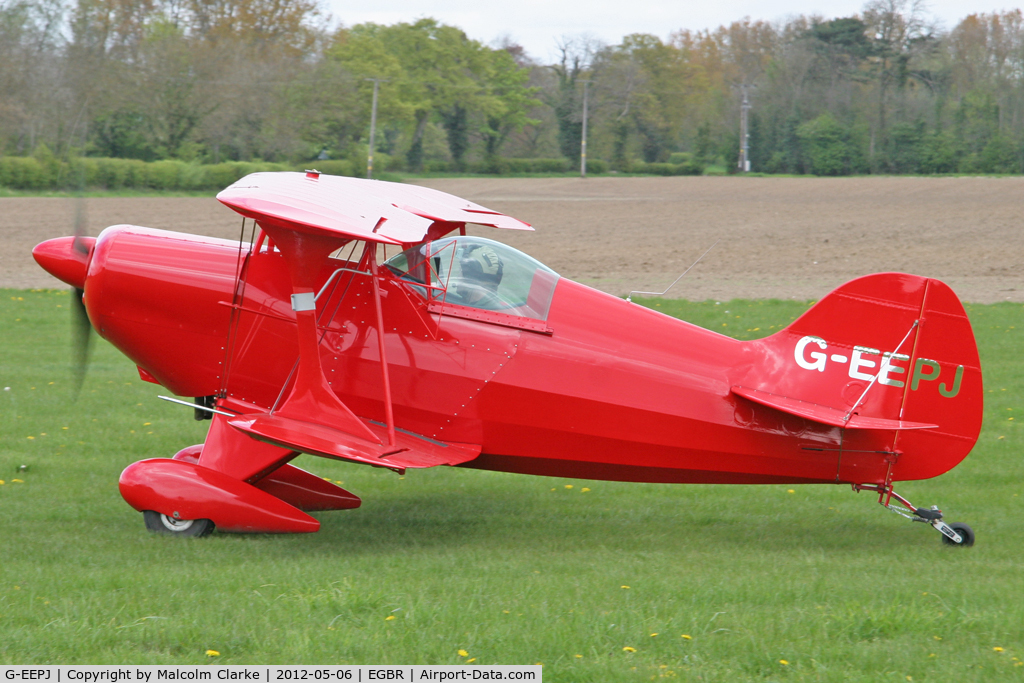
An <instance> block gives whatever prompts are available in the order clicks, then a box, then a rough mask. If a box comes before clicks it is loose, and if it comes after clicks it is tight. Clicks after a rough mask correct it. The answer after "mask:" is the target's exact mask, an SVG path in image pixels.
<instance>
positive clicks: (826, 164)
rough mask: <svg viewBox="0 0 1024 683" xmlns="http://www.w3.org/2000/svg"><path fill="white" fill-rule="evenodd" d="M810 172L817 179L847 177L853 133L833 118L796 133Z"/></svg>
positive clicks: (819, 120)
mask: <svg viewBox="0 0 1024 683" xmlns="http://www.w3.org/2000/svg"><path fill="white" fill-rule="evenodd" d="M796 134H797V137H798V138H800V143H801V151H802V152H803V155H804V158H806V159H807V166H808V168H807V170H808V171H810V172H811V173H813V174H814V175H848V174H849V173H850V167H851V160H852V154H851V151H850V145H849V142H850V133H849V131H848V130H847V129H846V128H845V127H844V126H843V125H842V124H840V123H839V122H838V121H836V120H835V119H834V118H833V117H832V115H831V114H822V115H821V116H819V117H818V118H816V119H813V120H811V121H808V122H807V123H804V124H801V125H800V127H799V128H797V130H796Z"/></svg>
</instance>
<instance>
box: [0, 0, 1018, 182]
mask: <svg viewBox="0 0 1024 683" xmlns="http://www.w3.org/2000/svg"><path fill="white" fill-rule="evenodd" d="M556 55H557V57H556V59H555V61H554V63H550V64H545V63H541V62H538V61H537V60H535V59H533V58H531V57H530V55H528V54H526V52H525V51H524V50H523V48H522V47H521V46H519V45H516V44H515V43H512V42H511V41H508V40H506V41H504V42H502V43H501V44H494V45H485V44H483V43H481V42H479V41H476V40H473V39H471V38H469V37H468V36H466V34H465V33H464V32H463V31H461V30H460V29H459V28H457V27H454V26H447V25H444V24H442V23H440V22H437V21H435V20H433V19H419V20H417V21H414V22H407V23H406V22H403V23H397V24H393V25H389V26H386V25H379V24H360V25H356V26H350V27H345V26H342V27H340V28H338V27H332V25H331V22H330V21H329V18H328V17H326V16H325V15H324V13H323V11H322V10H321V8H320V6H319V5H318V2H317V0H0V155H2V156H8V157H28V156H33V155H34V156H35V157H37V158H40V159H45V160H47V161H46V163H49V164H51V165H52V164H53V159H58V160H65V161H66V160H67V159H69V158H71V157H75V158H78V157H81V158H89V157H95V158H115V159H116V158H120V159H135V160H142V161H157V160H176V161H180V162H185V163H202V164H222V163H227V162H254V161H260V162H269V163H282V164H301V163H303V162H305V161H313V160H318V161H320V162H321V163H322V164H326V163H327V161H326V160H333V161H334V162H335V165H336V166H337V167H338V168H339V169H347V171H348V172H350V173H353V174H357V175H358V174H361V173H363V172H365V164H366V156H367V152H368V139H369V134H370V120H371V114H372V112H371V106H372V100H373V92H374V89H375V88H376V90H377V112H376V136H375V141H376V152H377V155H376V156H377V160H376V163H375V168H378V169H387V170H408V171H459V172H462V171H477V172H491V173H501V172H509V171H511V172H516V171H520V172H522V171H530V170H534V169H542V170H558V169H568V168H572V167H574V166H575V165H576V164H577V163H578V161H579V155H580V146H581V145H580V143H581V142H582V135H583V111H584V100H586V110H587V113H588V120H587V129H588V135H587V137H588V141H587V142H588V158H589V159H591V160H593V162H592V163H593V165H592V167H591V168H592V170H595V171H602V170H606V169H615V170H619V171H624V172H629V171H633V172H635V171H647V172H659V173H676V172H687V173H692V172H700V171H701V169H703V168H705V167H707V166H718V167H719V168H720V169H722V170H726V169H730V170H732V169H735V167H736V163H737V160H738V158H739V151H740V147H741V145H742V143H743V141H742V140H741V139H740V130H739V129H740V123H739V118H740V102H741V99H742V96H743V95H742V94H743V92H744V91H745V92H746V93H747V95H748V97H749V101H750V110H749V119H748V125H747V134H748V136H749V137H748V139H747V143H748V144H749V148H750V156H749V159H750V162H751V168H752V170H754V171H761V172H767V173H813V174H818V175H844V174H852V173H977V172H984V173H1021V172H1024V126H1022V117H1024V96H1022V95H1024V17H1022V13H1021V11H1020V10H1011V11H1004V12H993V13H989V14H972V15H970V16H967V17H965V18H964V19H962V20H961V21H960V22H959V23H958V24H957V25H956V26H955V27H953V28H952V29H950V30H940V29H938V28H936V26H935V24H934V22H933V21H931V20H930V18H929V16H928V15H927V13H926V11H925V10H924V7H923V5H922V4H921V2H920V0H870V1H869V2H868V3H867V4H866V5H865V6H864V7H863V9H862V11H861V12H860V13H859V14H857V15H855V16H850V17H838V18H825V17H817V16H800V17H795V18H791V19H789V20H787V21H785V22H782V23H769V22H764V21H752V20H750V19H744V20H741V21H736V22H733V23H732V24H730V25H728V26H722V27H719V28H718V29H715V30H705V31H690V30H686V29H680V30H678V31H675V32H673V33H671V34H670V35H668V36H667V37H666V38H661V37H658V36H653V35H647V34H635V35H629V36H626V37H624V38H623V39H622V41H621V42H620V43H619V44H616V45H606V44H601V43H599V42H597V41H595V40H592V39H588V38H586V37H585V36H571V37H565V38H563V39H562V40H560V41H559V42H558V44H557V51H556ZM40 163H42V162H40ZM338 164H340V165H338ZM44 165H45V164H44ZM12 168H13V167H12ZM89 168H99V167H96V166H95V165H93V166H90V167H89ZM168 168H170V167H168Z"/></svg>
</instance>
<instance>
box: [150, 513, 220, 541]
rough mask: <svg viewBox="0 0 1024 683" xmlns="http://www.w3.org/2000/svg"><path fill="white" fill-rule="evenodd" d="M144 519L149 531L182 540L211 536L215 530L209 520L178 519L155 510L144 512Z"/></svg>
mask: <svg viewBox="0 0 1024 683" xmlns="http://www.w3.org/2000/svg"><path fill="white" fill-rule="evenodd" d="M142 518H143V520H145V522H146V529H148V530H149V531H151V532H153V533H155V534H168V535H170V536H178V537H181V538H185V537H188V538H200V537H202V536H209V535H210V534H211V533H213V528H214V524H213V522H212V521H211V520H209V519H176V518H174V517H169V516H167V515H164V514H160V513H159V512H154V511H153V510H145V511H143V513H142Z"/></svg>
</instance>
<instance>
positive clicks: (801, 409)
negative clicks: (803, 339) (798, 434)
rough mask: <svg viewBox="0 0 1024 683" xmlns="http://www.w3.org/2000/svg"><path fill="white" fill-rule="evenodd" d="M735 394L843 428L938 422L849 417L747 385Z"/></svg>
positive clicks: (918, 425)
mask: <svg viewBox="0 0 1024 683" xmlns="http://www.w3.org/2000/svg"><path fill="white" fill-rule="evenodd" d="M732 393H734V394H736V395H737V396H742V397H743V398H746V399H749V400H751V401H753V402H754V403H760V404H761V405H763V406H768V407H769V408H775V409H776V410H781V411H782V412H784V413H789V414H790V415H796V416H797V417H802V418H804V419H806V420H812V421H814V422H820V423H822V424H827V425H832V426H833V427H843V428H845V429H935V428H936V427H938V425H934V424H926V423H924V422H908V421H906V420H888V419H886V418H882V417H864V416H862V415H857V414H854V415H851V416H850V417H849V419H847V415H848V413H849V409H846V410H839V409H837V408H829V407H828V406H823V405H818V404H817V403H810V402H808V401H801V400H800V399H798V398H790V397H788V396H779V395H777V394H771V393H768V392H767V391H759V390H757V389H749V388H747V387H741V386H734V387H733V388H732Z"/></svg>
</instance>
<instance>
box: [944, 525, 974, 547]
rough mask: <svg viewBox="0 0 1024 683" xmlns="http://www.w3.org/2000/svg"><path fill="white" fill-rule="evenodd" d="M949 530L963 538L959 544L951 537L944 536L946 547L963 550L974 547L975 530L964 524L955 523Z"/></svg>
mask: <svg viewBox="0 0 1024 683" xmlns="http://www.w3.org/2000/svg"><path fill="white" fill-rule="evenodd" d="M949 528H950V529H952V530H953V531H955V532H956V533H957V535H958V536H959V537H960V538H961V541H960V542H959V543H957V542H956V541H954V540H953V539H952V538H950V537H949V536H946V535H945V534H943V535H942V542H943V543H945V544H946V545H956V546H960V547H961V548H970V547H971V546H972V545H974V530H973V529H971V527H969V526H967V525H966V524H964V523H963V522H954V523H953V524H950V525H949Z"/></svg>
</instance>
